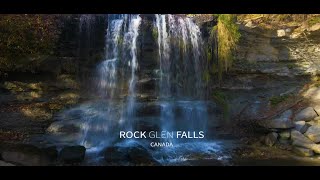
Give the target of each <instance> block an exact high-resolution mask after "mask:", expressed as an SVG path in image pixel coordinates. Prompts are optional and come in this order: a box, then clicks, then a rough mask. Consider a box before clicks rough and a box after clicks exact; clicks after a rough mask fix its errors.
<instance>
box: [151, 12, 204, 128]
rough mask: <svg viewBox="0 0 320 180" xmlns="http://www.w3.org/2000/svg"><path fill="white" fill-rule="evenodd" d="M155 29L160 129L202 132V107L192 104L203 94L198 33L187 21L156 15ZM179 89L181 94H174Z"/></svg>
mask: <svg viewBox="0 0 320 180" xmlns="http://www.w3.org/2000/svg"><path fill="white" fill-rule="evenodd" d="M155 26H156V28H157V30H158V39H157V40H158V48H159V59H160V71H161V77H160V98H161V100H162V101H163V102H162V104H161V108H162V109H161V121H162V129H163V130H166V131H168V130H170V131H173V130H178V129H185V130H189V131H192V130H193V131H195V130H197V131H200V130H202V131H206V123H207V116H206V115H207V112H206V104H205V102H201V101H194V100H195V99H199V98H201V97H202V92H203V87H202V72H203V69H201V63H202V62H203V59H201V49H200V45H201V43H202V41H201V33H200V29H199V27H198V26H197V25H196V24H195V23H193V22H192V20H191V19H189V18H182V17H175V16H173V15H156V22H155ZM168 32H169V33H168ZM177 49H178V51H177ZM170 50H172V51H170ZM174 50H175V51H174ZM176 62H178V63H176ZM177 67H178V70H177ZM179 68H180V71H179ZM189 73H190V74H189ZM191 74H192V75H191ZM183 81H187V82H186V83H184V82H183ZM188 81H189V82H188ZM179 86H182V87H183V88H182V89H183V91H181V90H177V89H179ZM195 87H196V88H195ZM174 91H176V92H174ZM186 91H187V92H188V93H185V92H186ZM174 98H175V99H174ZM190 99H192V101H190ZM177 111H178V112H177ZM175 112H177V113H175ZM177 114H178V115H177ZM181 122H182V123H181Z"/></svg>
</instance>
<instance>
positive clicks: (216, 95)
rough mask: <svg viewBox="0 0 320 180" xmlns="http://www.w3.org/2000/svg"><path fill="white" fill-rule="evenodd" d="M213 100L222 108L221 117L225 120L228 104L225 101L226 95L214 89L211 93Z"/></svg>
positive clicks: (227, 115) (227, 116)
mask: <svg viewBox="0 0 320 180" xmlns="http://www.w3.org/2000/svg"><path fill="white" fill-rule="evenodd" d="M212 97H213V99H214V100H215V102H216V103H217V104H218V105H220V106H221V107H222V109H223V118H224V119H225V120H227V119H228V118H229V104H228V102H227V96H226V95H225V94H224V93H223V92H222V91H219V90H215V91H214V92H213V94H212Z"/></svg>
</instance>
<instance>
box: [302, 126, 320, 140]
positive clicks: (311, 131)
mask: <svg viewBox="0 0 320 180" xmlns="http://www.w3.org/2000/svg"><path fill="white" fill-rule="evenodd" d="M304 135H305V136H307V137H308V138H309V139H311V140H312V141H313V142H315V143H319V142H320V125H313V126H311V127H309V128H308V130H307V132H306V133H305V134H304Z"/></svg>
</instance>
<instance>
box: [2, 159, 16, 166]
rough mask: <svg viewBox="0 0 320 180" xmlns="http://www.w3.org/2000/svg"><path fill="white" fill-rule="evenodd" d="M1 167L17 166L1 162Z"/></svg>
mask: <svg viewBox="0 0 320 180" xmlns="http://www.w3.org/2000/svg"><path fill="white" fill-rule="evenodd" d="M0 166H15V165H14V164H11V163H7V162H4V161H1V160H0Z"/></svg>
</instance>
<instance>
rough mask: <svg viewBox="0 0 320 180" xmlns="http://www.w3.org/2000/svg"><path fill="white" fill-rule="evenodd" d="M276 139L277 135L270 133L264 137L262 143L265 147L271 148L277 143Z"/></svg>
mask: <svg viewBox="0 0 320 180" xmlns="http://www.w3.org/2000/svg"><path fill="white" fill-rule="evenodd" d="M277 139H278V134H277V133H275V132H271V133H269V134H268V135H267V136H266V137H265V139H264V143H265V145H267V146H270V147H271V146H273V145H274V144H275V143H276V142H277Z"/></svg>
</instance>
